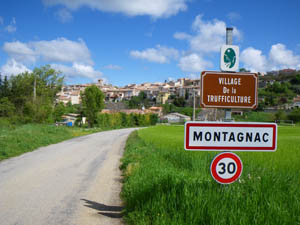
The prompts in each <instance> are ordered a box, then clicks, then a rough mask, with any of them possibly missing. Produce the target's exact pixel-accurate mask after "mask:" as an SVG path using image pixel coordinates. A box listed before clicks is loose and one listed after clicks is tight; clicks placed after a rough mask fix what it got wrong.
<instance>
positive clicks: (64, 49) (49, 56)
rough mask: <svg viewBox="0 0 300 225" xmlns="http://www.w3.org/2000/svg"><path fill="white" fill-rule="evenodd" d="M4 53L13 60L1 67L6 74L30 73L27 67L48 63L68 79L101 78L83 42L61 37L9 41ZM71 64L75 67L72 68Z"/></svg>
mask: <svg viewBox="0 0 300 225" xmlns="http://www.w3.org/2000/svg"><path fill="white" fill-rule="evenodd" d="M3 50H4V51H5V52H6V53H7V54H8V55H9V57H10V59H9V60H8V62H7V63H6V64H5V65H3V66H2V68H1V71H2V72H3V74H10V73H13V74H16V73H20V72H24V71H30V70H29V69H28V68H27V67H26V66H28V65H29V66H34V63H37V62H43V63H45V62H46V63H49V64H51V65H52V67H53V68H54V69H56V70H59V71H61V72H63V73H64V74H65V75H66V77H73V78H74V77H85V78H89V79H92V80H95V79H97V78H99V77H101V76H102V73H101V72H100V71H98V70H96V69H94V67H93V64H94V63H93V61H92V59H91V54H90V51H89V49H88V48H87V46H86V44H85V43H84V41H83V40H78V41H71V40H68V39H65V38H58V39H54V40H51V41H35V42H28V43H23V42H20V41H15V42H6V43H4V45H3ZM70 64H71V65H72V66H69V65H70Z"/></svg>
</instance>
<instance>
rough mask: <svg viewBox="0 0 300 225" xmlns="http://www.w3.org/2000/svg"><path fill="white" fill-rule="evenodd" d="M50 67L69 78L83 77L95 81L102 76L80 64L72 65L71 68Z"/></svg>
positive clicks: (87, 66)
mask: <svg viewBox="0 0 300 225" xmlns="http://www.w3.org/2000/svg"><path fill="white" fill-rule="evenodd" d="M51 67H52V68H53V69H55V70H58V71H60V72H62V73H63V74H64V75H66V76H67V77H69V78H74V77H85V78H89V79H92V80H96V79H97V78H100V77H101V76H102V75H103V74H102V72H100V71H97V70H95V69H94V68H93V67H92V66H90V65H84V64H80V63H74V64H73V65H72V66H66V65H63V64H51Z"/></svg>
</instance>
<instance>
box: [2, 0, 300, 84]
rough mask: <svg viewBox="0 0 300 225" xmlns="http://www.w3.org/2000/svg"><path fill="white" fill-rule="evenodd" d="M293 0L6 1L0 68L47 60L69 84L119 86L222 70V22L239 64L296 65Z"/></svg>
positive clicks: (299, 33) (6, 71)
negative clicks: (100, 81) (228, 30)
mask: <svg viewBox="0 0 300 225" xmlns="http://www.w3.org/2000/svg"><path fill="white" fill-rule="evenodd" d="M299 10H300V1H298V0H286V1H279V0H272V1H271V0H252V1H233V0H227V1H221V0H151V1H149V0H109V1H108V0H27V1H20V0H10V1H2V2H1V7H0V46H1V48H0V72H1V73H2V74H3V75H8V76H10V75H11V74H18V73H21V72H24V71H26V70H27V71H31V70H33V69H34V68H35V67H39V66H42V65H45V64H50V65H51V66H52V67H53V68H55V69H57V70H59V71H61V72H62V73H63V74H64V75H65V77H66V79H65V81H66V83H68V84H71V83H90V82H93V81H96V80H97V79H98V78H103V79H105V80H106V81H107V82H108V83H111V84H113V85H117V86H124V85H126V84H130V83H143V82H163V81H165V80H168V79H177V78H180V77H191V78H196V77H199V74H200V72H201V71H203V70H219V57H220V56H219V54H220V47H221V45H222V44H224V43H225V32H226V31H225V28H226V26H227V27H234V44H236V45H238V46H239V47H240V67H244V68H247V69H250V70H251V71H258V72H266V71H270V70H276V69H283V68H293V69H300V38H299V37H300V29H299V22H300V14H299Z"/></svg>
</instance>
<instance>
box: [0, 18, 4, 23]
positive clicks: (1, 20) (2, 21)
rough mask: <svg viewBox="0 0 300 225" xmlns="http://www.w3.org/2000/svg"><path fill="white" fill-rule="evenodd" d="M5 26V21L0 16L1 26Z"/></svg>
mask: <svg viewBox="0 0 300 225" xmlns="http://www.w3.org/2000/svg"><path fill="white" fill-rule="evenodd" d="M2 24H4V19H3V17H2V16H0V25H2Z"/></svg>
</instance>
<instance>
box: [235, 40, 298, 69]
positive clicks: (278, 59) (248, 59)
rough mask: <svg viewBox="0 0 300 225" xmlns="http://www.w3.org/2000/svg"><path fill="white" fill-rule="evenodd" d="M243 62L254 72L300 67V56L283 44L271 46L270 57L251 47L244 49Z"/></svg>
mask: <svg viewBox="0 0 300 225" xmlns="http://www.w3.org/2000/svg"><path fill="white" fill-rule="evenodd" d="M240 58H241V62H243V63H244V67H245V68H246V69H249V70H251V71H252V72H266V71H270V70H280V69H287V68H291V69H300V56H299V55H295V54H294V53H293V51H291V50H289V49H287V48H286V46H285V45H283V44H275V45H272V46H271V49H270V52H269V57H266V56H265V55H263V54H262V51H260V50H257V49H254V48H253V47H249V48H247V49H245V50H243V51H242V53H241V57H240Z"/></svg>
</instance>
